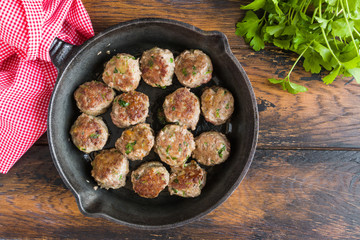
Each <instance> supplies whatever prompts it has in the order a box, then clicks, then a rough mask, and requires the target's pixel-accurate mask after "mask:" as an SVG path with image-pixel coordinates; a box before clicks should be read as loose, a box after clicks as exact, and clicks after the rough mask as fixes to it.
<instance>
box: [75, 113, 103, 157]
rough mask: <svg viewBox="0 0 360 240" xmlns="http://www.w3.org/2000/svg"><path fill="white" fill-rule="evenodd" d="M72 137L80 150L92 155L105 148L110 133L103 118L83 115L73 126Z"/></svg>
mask: <svg viewBox="0 0 360 240" xmlns="http://www.w3.org/2000/svg"><path fill="white" fill-rule="evenodd" d="M70 135H71V139H72V141H73V143H74V144H75V146H76V147H77V148H78V149H80V150H81V151H83V152H85V153H90V152H93V151H98V150H101V149H102V148H103V147H104V146H105V144H106V141H107V139H108V137H109V132H108V128H107V127H106V125H105V123H104V122H103V120H102V119H101V118H99V117H94V116H90V115H87V114H85V113H83V114H81V115H80V116H79V117H78V118H77V119H76V121H75V123H74V124H73V125H72V127H71V129H70Z"/></svg>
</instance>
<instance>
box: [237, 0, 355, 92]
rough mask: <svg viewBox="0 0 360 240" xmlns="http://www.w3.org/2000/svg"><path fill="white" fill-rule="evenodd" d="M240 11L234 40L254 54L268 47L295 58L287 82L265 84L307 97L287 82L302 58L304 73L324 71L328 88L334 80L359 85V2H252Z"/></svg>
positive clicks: (299, 88)
mask: <svg viewBox="0 0 360 240" xmlns="http://www.w3.org/2000/svg"><path fill="white" fill-rule="evenodd" d="M241 9H245V10H248V11H247V12H246V14H245V17H244V18H243V19H242V21H241V22H238V23H237V25H236V34H237V35H239V36H243V37H244V38H245V40H246V42H248V43H249V44H250V46H251V47H252V48H253V49H254V50H255V51H259V50H261V49H263V48H264V47H265V44H266V43H271V44H274V45H275V46H277V47H279V48H281V49H284V50H290V51H293V52H295V53H297V54H298V55H299V57H298V58H297V60H296V61H295V62H294V64H293V66H292V67H291V69H290V71H289V72H288V74H287V75H286V77H285V78H283V79H275V78H270V79H269V81H270V82H271V83H273V84H279V85H281V86H282V88H283V90H287V91H288V92H290V93H293V94H296V93H299V92H305V91H307V88H306V87H304V86H301V85H299V84H296V83H293V82H291V81H290V75H291V73H292V71H293V70H294V67H295V65H296V64H297V63H298V62H299V60H300V59H301V58H303V67H304V68H305V70H306V71H310V72H311V73H320V71H321V70H322V69H326V70H327V71H329V74H327V75H326V76H325V77H323V78H322V80H323V82H324V83H325V84H327V85H328V84H331V83H332V82H333V81H334V80H335V78H336V77H337V76H343V77H353V78H355V80H356V82H357V83H360V54H359V43H360V1H359V0H254V1H253V2H252V3H250V4H248V5H246V6H242V7H241ZM255 12H256V13H255ZM259 15H261V17H258V16H259Z"/></svg>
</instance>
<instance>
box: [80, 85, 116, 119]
mask: <svg viewBox="0 0 360 240" xmlns="http://www.w3.org/2000/svg"><path fill="white" fill-rule="evenodd" d="M114 97H115V91H114V90H112V89H111V88H110V87H108V86H106V84H104V83H102V82H98V81H91V82H86V83H84V84H81V85H80V86H79V87H78V88H77V89H76V91H75V92H74V98H75V101H76V105H77V107H78V108H79V109H80V111H82V112H83V113H86V114H89V115H93V116H97V115H100V114H103V113H104V112H106V110H107V109H108V107H110V105H111V103H112V101H113V100H114Z"/></svg>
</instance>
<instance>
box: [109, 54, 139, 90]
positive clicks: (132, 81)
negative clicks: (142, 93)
mask: <svg viewBox="0 0 360 240" xmlns="http://www.w3.org/2000/svg"><path fill="white" fill-rule="evenodd" d="M102 78H103V80H104V82H105V83H106V84H107V85H108V86H109V87H112V88H115V89H116V90H119V91H123V92H130V91H132V90H135V89H136V88H137V87H138V85H139V82H140V79H141V72H140V67H139V59H136V58H135V57H134V56H132V55H130V54H127V53H119V54H117V55H115V56H113V57H112V58H111V59H110V60H109V61H108V62H107V63H106V65H105V70H104V73H103V75H102Z"/></svg>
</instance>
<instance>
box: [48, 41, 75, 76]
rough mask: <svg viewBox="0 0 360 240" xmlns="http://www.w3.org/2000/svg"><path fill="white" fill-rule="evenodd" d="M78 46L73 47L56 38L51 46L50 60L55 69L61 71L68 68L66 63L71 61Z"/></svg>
mask: <svg viewBox="0 0 360 240" xmlns="http://www.w3.org/2000/svg"><path fill="white" fill-rule="evenodd" d="M76 48H77V46H75V45H71V44H69V43H67V42H64V41H62V40H60V39H59V38H55V39H54V41H53V42H52V44H51V46H50V51H49V54H50V58H51V61H52V63H53V64H54V65H55V67H56V68H57V69H58V71H60V70H61V69H62V68H63V67H65V66H66V62H67V60H68V59H69V56H70V55H72V53H74V52H75V49H76Z"/></svg>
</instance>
